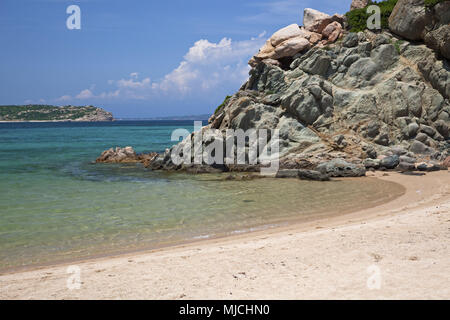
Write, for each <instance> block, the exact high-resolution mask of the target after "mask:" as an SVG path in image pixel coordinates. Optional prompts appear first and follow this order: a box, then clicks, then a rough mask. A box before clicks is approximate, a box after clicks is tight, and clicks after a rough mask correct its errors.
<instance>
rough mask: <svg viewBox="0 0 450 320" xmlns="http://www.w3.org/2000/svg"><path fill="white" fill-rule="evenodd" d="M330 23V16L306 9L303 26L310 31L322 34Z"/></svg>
mask: <svg viewBox="0 0 450 320" xmlns="http://www.w3.org/2000/svg"><path fill="white" fill-rule="evenodd" d="M330 22H331V16H330V15H328V14H326V13H323V12H320V11H317V10H314V9H311V8H306V9H305V11H304V13H303V26H304V27H305V29H306V30H308V31H312V32H317V33H322V30H323V29H324V28H325V27H326V26H327V25H328V24H329V23H330Z"/></svg>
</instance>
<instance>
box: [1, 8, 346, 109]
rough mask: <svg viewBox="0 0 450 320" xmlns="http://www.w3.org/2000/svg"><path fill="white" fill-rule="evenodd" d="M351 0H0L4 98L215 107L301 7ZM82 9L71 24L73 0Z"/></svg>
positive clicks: (7, 100)
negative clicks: (72, 26) (72, 27)
mask: <svg viewBox="0 0 450 320" xmlns="http://www.w3.org/2000/svg"><path fill="white" fill-rule="evenodd" d="M350 3H351V1H350V0H345V1H337V0H280V1H269V0H267V1H242V0H241V1H235V0H227V1H223V0H222V1H216V0H189V1H186V0H184V1H181V0H166V1H149V0H128V1H126V0H72V1H65V0H28V1H25V0H1V1H0V43H1V47H0V48H1V49H0V61H1V64H0V73H1V78H0V104H25V103H42V104H55V105H67V104H72V105H87V104H93V105H96V106H100V107H103V108H105V109H107V110H109V111H112V112H113V113H114V115H115V116H116V117H157V116H171V115H193V114H203V113H211V112H213V111H214V109H215V107H216V106H217V105H219V104H220V103H221V102H222V100H223V98H224V96H225V95H227V94H232V93H234V92H235V91H236V90H238V89H239V87H240V86H241V84H242V83H243V82H244V81H245V80H246V79H247V77H248V66H247V61H248V59H249V58H250V57H251V56H252V55H253V54H255V53H256V52H257V51H258V49H259V48H260V47H261V45H262V44H263V43H264V41H265V40H266V39H267V38H268V37H270V35H271V34H273V33H274V32H275V31H276V30H278V29H280V28H282V27H284V26H287V25H289V24H291V23H297V24H300V25H301V24H302V18H303V9H304V8H308V7H309V8H314V9H317V10H320V11H323V12H326V13H329V14H333V13H336V12H337V13H345V12H346V11H348V9H349V7H350ZM72 4H76V5H78V6H79V7H80V9H81V30H69V29H67V27H66V20H67V18H68V17H69V14H67V13H66V8H67V7H68V6H69V5H72Z"/></svg>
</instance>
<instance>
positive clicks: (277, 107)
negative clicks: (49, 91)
mask: <svg viewBox="0 0 450 320" xmlns="http://www.w3.org/2000/svg"><path fill="white" fill-rule="evenodd" d="M367 4H368V3H367V1H353V3H352V9H356V10H358V9H359V8H364V7H365V6H366V5H367ZM449 23H450V1H443V2H440V3H438V4H436V5H435V6H427V7H426V6H425V3H424V1H423V0H399V1H398V2H397V3H396V5H395V7H394V9H393V11H392V14H391V16H390V18H389V29H383V30H379V31H371V30H367V29H366V30H364V31H361V32H357V33H355V32H349V26H348V22H347V17H346V16H345V15H339V14H335V15H333V16H330V15H327V14H324V13H321V12H318V11H316V10H313V9H305V12H304V19H303V26H298V25H296V24H292V25H289V26H287V27H285V28H283V29H281V30H279V31H277V32H276V33H274V34H273V35H272V36H271V37H270V39H269V40H267V42H266V44H265V45H264V46H263V47H262V48H261V49H260V51H259V52H258V53H256V54H255V56H254V57H253V58H252V59H251V60H250V61H249V64H250V66H251V67H252V69H251V71H250V77H249V80H248V81H247V82H246V83H245V84H243V85H242V87H241V89H240V90H239V91H238V92H237V93H235V94H234V95H233V96H231V97H230V98H229V99H227V100H226V101H225V103H224V104H223V106H222V107H221V108H219V109H218V110H217V111H216V112H215V114H214V115H212V116H211V118H210V119H209V124H208V126H206V127H204V128H203V129H202V131H204V130H207V129H215V130H219V131H220V132H223V133H225V131H226V130H227V129H234V130H236V129H242V130H244V131H246V130H248V129H269V130H273V129H277V130H279V141H278V142H279V145H280V171H279V173H278V175H277V176H278V177H299V178H305V179H314V180H324V179H328V178H329V177H355V176H357V177H358V176H364V175H365V174H366V171H367V170H396V171H400V172H413V171H435V170H447V168H448V167H449V165H450V157H449V156H450V136H449V130H450V129H449V127H450V101H449V99H450V64H449V60H448V58H449V55H448V48H449V46H450V39H449V37H448V34H449V32H448V30H447V29H448V27H449ZM446 30H447V31H446ZM442 35H444V36H442ZM445 35H447V36H445ZM196 134H197V133H193V134H191V135H190V136H189V137H187V138H186V139H185V140H184V141H182V142H181V143H180V144H179V145H178V146H175V147H174V148H177V147H180V146H183V145H185V144H187V143H192V142H193V140H194V138H195V135H196ZM174 148H172V149H168V150H166V152H165V153H163V154H159V155H156V154H152V155H151V156H149V159H150V160H148V159H146V160H133V161H139V162H145V166H146V167H148V168H150V169H152V170H170V171H180V170H181V171H182V170H184V171H191V172H196V173H201V172H230V171H257V170H259V167H260V166H259V165H245V166H238V165H212V166H209V165H206V164H204V165H197V166H194V165H190V164H189V165H188V164H181V165H175V164H174V163H173V162H172V160H171V157H170V154H171V152H172V151H173V150H174ZM119 151H120V150H119ZM115 152H116V154H117V153H118V151H117V150H116V151H115ZM110 153H111V152H110ZM124 154H127V153H124ZM130 154H131V156H130V159H137V158H136V155H135V154H134V152H131V150H130ZM133 154H134V155H133ZM121 157H123V156H122V155H121V156H120V157H119V158H121ZM113 158H114V157H113ZM123 159H124V160H123V161H128V160H127V159H128V156H127V157H125V158H123ZM97 161H98V162H105V161H103V160H102V159H99V160H97ZM121 161H122V160H121ZM106 162H108V161H106Z"/></svg>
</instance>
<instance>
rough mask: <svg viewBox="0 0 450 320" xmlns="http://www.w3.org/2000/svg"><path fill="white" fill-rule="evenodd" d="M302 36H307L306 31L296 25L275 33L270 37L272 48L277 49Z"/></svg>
mask: <svg viewBox="0 0 450 320" xmlns="http://www.w3.org/2000/svg"><path fill="white" fill-rule="evenodd" d="M300 36H305V33H304V30H302V29H300V27H299V26H298V25H297V24H295V23H294V24H291V25H289V26H287V27H285V28H283V29H280V30H278V31H277V32H275V33H274V34H273V35H272V36H271V37H270V43H271V45H272V46H274V47H276V46H278V45H279V44H280V43H282V42H284V41H286V40H288V39H291V38H296V37H300Z"/></svg>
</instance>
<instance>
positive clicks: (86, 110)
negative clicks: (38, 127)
mask: <svg viewBox="0 0 450 320" xmlns="http://www.w3.org/2000/svg"><path fill="white" fill-rule="evenodd" d="M35 121H36V122H37V121H55V122H57V121H58V122H69V121H89V122H93V121H114V117H113V115H112V113H110V112H108V111H106V110H104V109H102V108H97V107H94V106H81V107H76V106H51V105H22V106H20V105H6V106H0V122H35Z"/></svg>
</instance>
